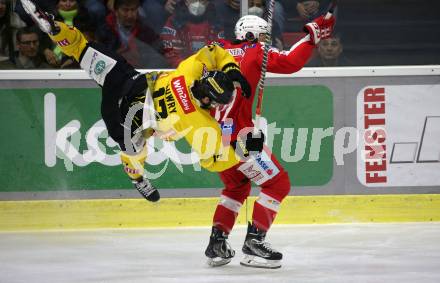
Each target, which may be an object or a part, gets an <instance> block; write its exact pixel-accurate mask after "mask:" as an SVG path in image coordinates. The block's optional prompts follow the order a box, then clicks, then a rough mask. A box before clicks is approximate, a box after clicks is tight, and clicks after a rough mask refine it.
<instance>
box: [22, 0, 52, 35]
mask: <svg viewBox="0 0 440 283" xmlns="http://www.w3.org/2000/svg"><path fill="white" fill-rule="evenodd" d="M21 4H22V5H23V8H24V10H25V11H26V13H28V14H29V16H31V17H32V20H33V21H34V22H35V23H36V24H37V25H38V26H39V28H40V29H41V30H42V31H43V32H45V33H48V34H52V35H53V34H56V33H57V32H58V30H59V28H58V27H57V26H56V25H55V22H54V16H53V15H51V14H49V13H47V12H45V11H43V10H42V9H40V8H39V7H38V6H37V5H36V4H35V3H34V2H33V1H31V0H21Z"/></svg>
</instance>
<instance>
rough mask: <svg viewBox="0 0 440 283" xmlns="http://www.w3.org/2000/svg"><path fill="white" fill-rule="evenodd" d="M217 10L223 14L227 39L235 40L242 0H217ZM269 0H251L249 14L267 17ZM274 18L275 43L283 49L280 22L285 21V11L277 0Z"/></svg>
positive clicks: (273, 32)
mask: <svg viewBox="0 0 440 283" xmlns="http://www.w3.org/2000/svg"><path fill="white" fill-rule="evenodd" d="M215 4H216V10H217V12H218V14H219V15H222V19H223V23H222V24H223V28H224V35H225V39H227V40H229V41H234V40H235V32H234V29H235V23H236V22H237V21H238V19H240V5H241V3H240V1H239V0H216V2H215ZM266 5H268V1H264V0H249V10H248V14H249V15H255V16H259V17H262V18H266V14H267V13H266V11H265V7H266ZM274 10H275V11H274V16H275V17H274V20H273V26H272V34H273V44H274V45H275V46H276V47H277V48H278V49H280V50H282V49H283V41H282V34H281V26H280V23H283V22H284V18H283V17H284V16H283V15H284V12H283V7H282V5H281V4H280V3H279V2H278V1H276V2H275V7H274Z"/></svg>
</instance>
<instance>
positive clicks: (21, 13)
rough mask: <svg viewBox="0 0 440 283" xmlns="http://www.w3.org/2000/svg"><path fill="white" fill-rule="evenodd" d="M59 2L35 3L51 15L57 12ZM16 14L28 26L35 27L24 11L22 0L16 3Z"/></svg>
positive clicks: (55, 0)
mask: <svg viewBox="0 0 440 283" xmlns="http://www.w3.org/2000/svg"><path fill="white" fill-rule="evenodd" d="M56 2H57V0H36V1H35V3H36V4H37V5H38V6H39V7H40V8H42V9H44V11H47V12H49V13H53V12H55V6H56ZM15 12H16V13H17V14H18V16H19V17H20V18H21V19H22V20H23V21H24V22H25V23H26V25H27V26H33V25H34V21H32V19H31V17H30V16H29V15H28V14H27V13H26V12H25V11H24V9H23V6H22V5H21V1H20V0H16V1H15Z"/></svg>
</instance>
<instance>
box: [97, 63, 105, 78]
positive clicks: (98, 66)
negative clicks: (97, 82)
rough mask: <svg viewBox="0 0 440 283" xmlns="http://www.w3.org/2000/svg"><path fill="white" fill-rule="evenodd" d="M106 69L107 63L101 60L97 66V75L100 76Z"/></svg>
mask: <svg viewBox="0 0 440 283" xmlns="http://www.w3.org/2000/svg"><path fill="white" fill-rule="evenodd" d="M104 69H105V62H104V61H102V60H99V61H98V63H96V65H95V74H97V75H100V74H101V73H102V72H104Z"/></svg>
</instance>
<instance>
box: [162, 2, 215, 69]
mask: <svg viewBox="0 0 440 283" xmlns="http://www.w3.org/2000/svg"><path fill="white" fill-rule="evenodd" d="M212 4H213V3H210V2H209V0H184V1H181V2H180V3H179V4H177V6H176V7H175V10H174V15H172V16H171V17H170V18H169V19H168V20H167V23H166V24H165V26H164V27H163V29H162V33H161V38H162V40H163V45H164V48H165V56H166V58H167V60H168V62H169V64H170V65H171V66H172V67H176V66H177V65H178V64H179V63H180V61H182V60H183V59H184V58H186V57H188V56H189V55H191V54H193V53H195V52H196V51H198V50H199V49H200V48H201V47H203V46H205V45H206V44H208V43H209V42H212V41H217V40H219V39H222V38H224V34H223V27H222V23H219V21H218V19H217V17H216V11H215V6H214V5H212ZM222 16H223V15H222Z"/></svg>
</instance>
